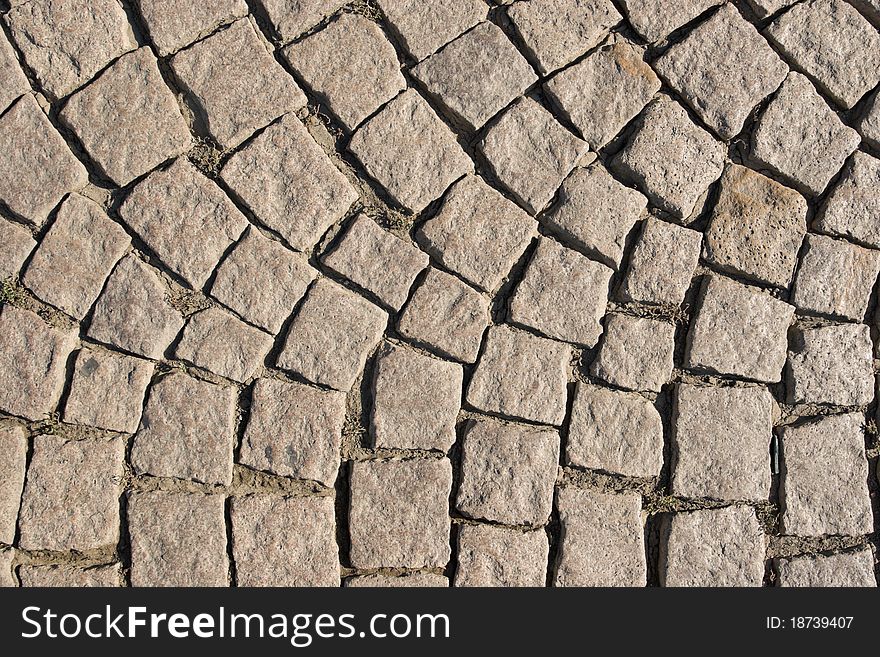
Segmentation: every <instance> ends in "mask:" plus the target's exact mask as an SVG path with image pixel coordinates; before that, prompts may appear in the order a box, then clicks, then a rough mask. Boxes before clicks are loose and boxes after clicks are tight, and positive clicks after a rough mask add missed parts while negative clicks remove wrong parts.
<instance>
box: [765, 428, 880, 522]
mask: <svg viewBox="0 0 880 657" xmlns="http://www.w3.org/2000/svg"><path fill="white" fill-rule="evenodd" d="M864 422H865V417H864V416H863V415H862V414H861V413H849V414H847V415H830V416H826V417H823V418H821V419H819V420H814V421H812V422H808V423H806V424H801V425H799V426H794V427H791V426H788V427H785V428H784V429H783V431H782V440H781V441H780V442H781V443H782V483H781V485H780V501H781V504H782V528H783V533H785V534H795V535H797V536H822V535H825V534H843V535H860V534H870V533H871V532H872V531H874V519H873V517H872V515H871V500H870V497H869V496H868V485H867V483H866V482H867V477H868V462H867V460H866V459H865V436H864V429H863V427H864Z"/></svg>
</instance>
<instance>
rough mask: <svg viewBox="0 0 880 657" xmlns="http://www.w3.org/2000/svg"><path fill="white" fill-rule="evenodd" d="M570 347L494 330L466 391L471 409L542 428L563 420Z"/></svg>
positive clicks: (504, 328)
mask: <svg viewBox="0 0 880 657" xmlns="http://www.w3.org/2000/svg"><path fill="white" fill-rule="evenodd" d="M570 360H571V348H570V347H569V346H567V345H564V344H560V343H558V342H554V341H552V340H547V339H545V338H539V337H537V336H534V335H531V334H530V333H526V332H524V331H516V330H513V329H511V328H509V327H507V326H493V327H492V328H490V329H489V332H488V334H487V336H486V345H485V347H484V348H483V353H482V355H481V356H480V362H479V364H478V365H477V369H476V371H475V372H474V375H473V377H472V378H471V382H470V385H469V386H468V390H467V401H468V403H469V404H470V405H472V406H474V407H475V408H478V409H480V410H483V411H487V412H489V413H496V414H499V415H506V416H510V417H518V418H522V419H524V420H531V421H533V422H540V423H542V424H553V425H557V426H558V425H561V424H562V421H563V420H564V419H565V401H566V386H567V384H568V366H569V361H570Z"/></svg>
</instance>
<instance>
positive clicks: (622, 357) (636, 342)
mask: <svg viewBox="0 0 880 657" xmlns="http://www.w3.org/2000/svg"><path fill="white" fill-rule="evenodd" d="M674 337H675V326H674V325H673V324H670V323H669V322H664V321H661V320H657V319H647V318H640V317H631V316H629V315H622V314H618V313H614V314H609V315H608V316H607V317H606V319H605V335H604V336H603V338H602V344H601V346H600V347H599V353H598V355H597V356H596V360H594V361H593V364H592V366H591V367H590V372H591V373H592V374H593V376H597V377H599V378H600V379H602V380H603V381H607V382H608V383H610V384H611V385H614V386H619V387H621V388H627V389H629V390H640V391H651V392H659V391H660V389H661V388H662V387H663V385H664V384H665V383H666V382H667V381H669V379H670V378H671V377H672V366H673V363H672V352H673V349H674V346H675V345H674Z"/></svg>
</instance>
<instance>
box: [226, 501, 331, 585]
mask: <svg viewBox="0 0 880 657" xmlns="http://www.w3.org/2000/svg"><path fill="white" fill-rule="evenodd" d="M231 518H232V553H233V556H234V558H235V575H236V584H237V585H238V586H339V579H340V570H339V549H338V548H337V546H336V519H335V517H334V515H333V498H332V497H311V498H310V497H298V498H297V497H284V498H280V499H278V498H272V497H267V496H265V495H249V496H247V497H240V498H235V499H233V500H232V513H231Z"/></svg>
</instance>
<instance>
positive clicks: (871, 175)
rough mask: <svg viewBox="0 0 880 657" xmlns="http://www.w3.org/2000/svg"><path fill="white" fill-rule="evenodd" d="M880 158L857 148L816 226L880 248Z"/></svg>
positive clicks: (826, 231) (830, 195) (820, 229)
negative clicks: (879, 221)
mask: <svg viewBox="0 0 880 657" xmlns="http://www.w3.org/2000/svg"><path fill="white" fill-rule="evenodd" d="M877 216H880V160H878V159H876V158H874V157H871V156H870V155H866V154H865V153H862V152H861V151H856V152H855V153H853V154H852V157H851V158H850V159H849V160H848V161H847V164H846V168H845V169H844V172H843V177H842V178H841V180H840V182H839V183H838V184H837V186H836V187H835V188H834V189H833V190H832V191H831V193H830V194H829V195H828V198H827V199H826V200H825V204H824V205H823V206H822V209H821V210H820V211H819V214H818V217H817V219H816V223H815V226H816V229H817V230H819V231H822V232H824V233H829V234H831V235H836V236H839V237H847V238H850V239H853V240H856V241H858V242H861V243H863V244H867V245H868V246H872V247H875V248H880V223H878V222H877V219H876V217H877Z"/></svg>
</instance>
